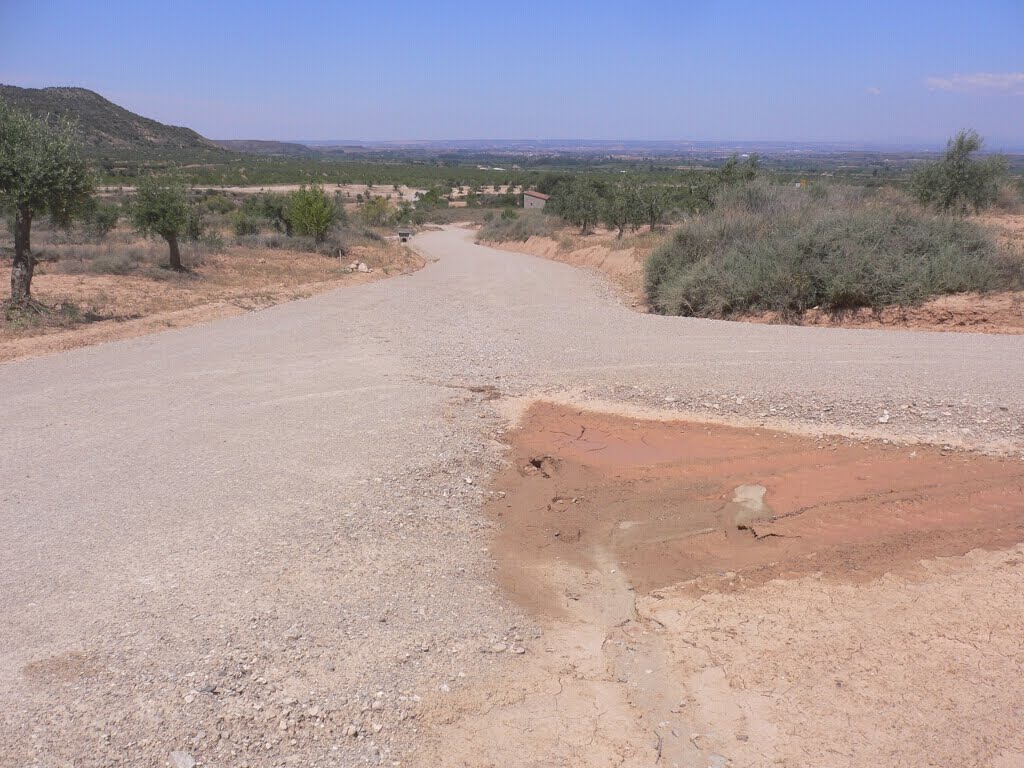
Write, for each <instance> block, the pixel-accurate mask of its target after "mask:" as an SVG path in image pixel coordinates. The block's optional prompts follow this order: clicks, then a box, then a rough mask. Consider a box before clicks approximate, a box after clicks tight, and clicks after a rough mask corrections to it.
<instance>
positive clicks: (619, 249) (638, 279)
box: [487, 214, 1024, 334]
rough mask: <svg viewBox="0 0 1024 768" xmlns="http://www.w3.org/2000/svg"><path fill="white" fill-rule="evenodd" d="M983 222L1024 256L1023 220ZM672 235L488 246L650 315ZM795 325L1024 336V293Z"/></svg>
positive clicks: (572, 235) (567, 236)
mask: <svg viewBox="0 0 1024 768" xmlns="http://www.w3.org/2000/svg"><path fill="white" fill-rule="evenodd" d="M980 221H981V223H982V224H985V225H986V226H989V227H991V228H992V229H993V230H994V231H995V232H996V235H997V237H998V239H999V241H1000V242H1001V244H1002V245H1003V246H1004V247H1005V248H1007V249H1008V250H1010V251H1013V252H1017V253H1024V215H1017V214H989V215H986V216H984V217H982V218H981V219H980ZM668 231H669V229H668V228H667V229H665V230H664V231H662V232H654V233H651V232H642V233H638V234H634V235H626V236H625V237H622V238H618V237H617V236H616V235H615V233H614V232H609V231H607V230H598V231H596V232H595V233H594V234H592V235H587V236H581V235H579V234H578V233H577V232H575V231H574V229H572V228H566V229H565V231H564V232H562V233H560V234H558V235H557V236H556V237H539V236H535V237H531V238H530V239H529V240H527V241H526V242H518V241H510V242H508V241H506V242H500V243H490V242H488V243H487V245H491V246H493V247H495V248H500V249H502V250H506V251H514V252H516V253H526V254H530V255H532V256H540V257H542V258H545V259H551V260H552V261H559V262H562V263H563V264H571V265H572V266H575V267H583V268H586V269H592V270H596V271H597V272H598V273H600V274H601V275H602V276H604V277H605V278H607V280H608V281H609V282H610V283H611V285H612V286H614V287H615V288H616V289H617V290H619V291H620V292H621V295H622V297H623V300H624V301H625V303H626V304H628V305H629V306H631V307H633V308H635V309H637V310H638V311H641V312H646V311H647V303H646V299H645V296H644V261H645V260H646V258H647V256H648V255H650V253H651V251H653V250H654V249H655V248H657V247H658V245H660V244H661V242H662V241H663V240H664V238H665V236H666V235H667V233H668ZM742 320H743V321H744V322H751V323H790V324H792V320H790V319H787V318H782V317H780V316H778V315H777V314H775V313H764V314H760V315H753V316H750V317H745V318H742ZM795 324H798V325H808V326H815V327H823V328H876V329H894V330H920V331H940V332H941V331H945V332H958V333H999V334H1024V291H1011V292H1001V293H991V294H977V293H964V294H956V295H952V296H940V297H938V298H936V299H932V300H931V301H927V302H925V303H923V304H921V305H920V306H917V307H889V308H886V309H883V310H880V311H874V310H870V309H862V310H857V311H853V312H847V313H843V314H841V315H831V314H829V313H827V312H821V311H819V310H810V311H808V312H806V313H805V314H804V315H803V317H801V318H800V320H799V322H798V323H795Z"/></svg>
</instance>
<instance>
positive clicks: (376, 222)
mask: <svg viewBox="0 0 1024 768" xmlns="http://www.w3.org/2000/svg"><path fill="white" fill-rule="evenodd" d="M397 213H398V212H397V211H396V210H395V209H394V208H393V207H392V206H391V203H389V202H388V201H387V200H385V199H384V198H383V197H375V198H373V199H372V200H367V201H366V202H365V203H363V207H362V208H360V209H359V215H360V217H362V219H363V221H365V222H366V223H367V224H368V225H370V226H371V227H385V226H387V225H388V224H390V223H391V222H392V221H394V220H395V217H396V214H397Z"/></svg>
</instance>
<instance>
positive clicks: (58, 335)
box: [0, 230, 422, 360]
mask: <svg viewBox="0 0 1024 768" xmlns="http://www.w3.org/2000/svg"><path fill="white" fill-rule="evenodd" d="M0 245H7V246H8V247H0V270H9V269H10V266H11V261H10V248H9V244H4V243H2V241H0ZM34 247H35V252H36V255H37V258H40V259H41V261H40V263H39V265H38V266H37V267H36V275H35V278H34V280H33V282H32V293H33V297H34V298H35V299H36V300H37V301H38V302H39V303H40V305H42V307H43V308H44V309H42V311H39V310H33V311H30V312H8V313H7V314H6V315H0V360H8V359H13V358H16V357H22V356H28V355H34V354H40V353H46V352H50V351H55V350H60V349H68V348H71V347H75V346H81V345H83V344H92V343H97V342H100V341H105V340H108V339H113V338H123V337H126V336H134V335H139V334H141V333H150V332H153V331H156V330H161V329H163V328H167V327H181V326H185V325H191V324H194V323H197V322H203V321H206V320H210V319H213V318H216V317H223V316H228V315H232V314H238V313H240V312H244V311H248V310H252V309H257V308H260V307H265V306H269V305H272V304H277V303H281V302H283V301H289V300H293V299H296V298H304V297H307V296H311V295H313V294H315V293H319V292H322V291H326V290H330V289H332V288H335V287H339V286H343V285H352V284H357V283H361V282H367V281H369V280H374V279H378V278H380V277H385V276H387V275H389V274H397V273H403V272H408V271H412V270H414V269H417V268H419V267H420V266H422V260H421V259H420V257H419V256H417V255H416V254H414V253H413V252H412V251H410V250H409V249H408V248H405V247H403V246H399V245H398V244H397V243H395V242H394V241H390V240H381V241H374V240H372V239H369V238H362V239H361V241H360V244H358V245H352V246H350V247H349V249H348V253H347V255H346V256H345V257H344V258H334V257H330V256H326V255H323V254H320V253H314V252H309V251H304V250H289V249H287V248H281V247H278V248H267V247H253V246H251V245H233V244H229V245H227V246H226V247H222V248H221V247H218V248H214V247H210V246H208V245H203V244H188V245H183V248H182V260H183V262H184V263H185V265H186V266H187V267H188V271H186V272H180V273H179V272H174V271H172V270H169V269H166V268H165V266H163V265H165V264H166V262H167V247H166V245H164V244H163V243H162V242H156V241H151V240H143V239H139V238H136V237H135V236H134V235H132V234H131V233H128V232H126V231H120V232H117V233H114V234H113V235H112V236H111V237H109V238H107V240H106V241H104V242H102V243H90V242H82V241H81V240H80V239H78V238H76V237H74V236H68V235H66V234H64V233H60V232H46V231H45V230H44V231H43V232H41V233H40V234H39V236H38V237H37V238H36V241H35V243H34ZM352 261H363V262H365V263H366V264H368V265H369V266H370V267H371V268H373V270H374V271H373V272H372V273H370V274H362V273H351V272H349V271H348V265H349V264H350V263H351V262H352Z"/></svg>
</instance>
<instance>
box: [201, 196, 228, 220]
mask: <svg viewBox="0 0 1024 768" xmlns="http://www.w3.org/2000/svg"><path fill="white" fill-rule="evenodd" d="M203 205H205V206H206V210H208V211H209V212H210V213H219V214H222V215H223V214H225V213H231V212H232V211H233V210H235V204H234V202H233V201H232V200H229V199H228V198H227V197H225V196H224V195H221V194H213V195H210V196H209V197H207V198H206V200H204V201H203Z"/></svg>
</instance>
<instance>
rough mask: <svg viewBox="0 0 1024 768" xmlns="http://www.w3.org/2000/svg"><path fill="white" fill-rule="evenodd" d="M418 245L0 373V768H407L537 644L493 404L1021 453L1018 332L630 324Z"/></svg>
mask: <svg viewBox="0 0 1024 768" xmlns="http://www.w3.org/2000/svg"><path fill="white" fill-rule="evenodd" d="M415 243H416V245H417V247H418V248H419V249H420V250H421V251H422V252H423V253H424V254H425V255H427V256H428V257H430V258H432V259H436V261H435V262H434V263H431V264H430V265H428V266H427V267H426V268H425V269H423V270H422V271H420V272H418V273H416V274H415V275H412V276H407V277H399V278H394V279H390V280H384V281H380V282H377V283H373V284H369V285H364V286H360V287H356V288H351V289H345V290H341V291H337V292H334V293H331V294H326V295H322V296H318V297H316V298H312V299H309V300H303V301H297V302H294V303H291V304H287V305H281V306H277V307H273V308H270V309H267V310H264V311H260V312H254V313H251V314H248V315H245V316H242V317H237V318H233V319H230V320H225V321H221V322H216V323H213V324H210V325H206V326H198V327H193V328H188V329H183V330H176V331H168V332H166V333H162V334H158V335H154V336H148V337H143V338H137V339H132V340H129V341H124V342H115V343H110V344H105V345H102V346H97V347H92V348H87V349H80V350H75V351H71V352H67V353H63V354H60V355H56V356H52V357H48V358H40V359H33V360H26V361H22V362H14V363H8V364H4V365H2V366H0V392H3V437H4V439H3V444H4V449H3V453H2V455H0V478H2V480H0V525H2V534H3V535H2V536H0V612H2V614H3V619H2V621H0V733H2V734H4V738H3V739H2V741H3V742H4V745H3V748H0V765H3V766H25V765H36V764H38V765H44V766H64V765H74V766H81V767H85V766H108V765H132V766H141V765H153V766H157V765H175V766H178V767H179V768H180V766H186V767H187V766H191V765H192V764H193V762H192V761H197V763H198V764H200V765H204V764H205V765H229V764H230V765H239V766H241V765H250V766H264V765H267V766H270V765H286V764H287V765H290V764H301V765H322V766H328V765H353V764H362V763H363V762H370V763H377V762H383V763H384V764H392V763H400V764H402V765H410V764H416V754H417V753H416V745H417V744H418V743H419V742H420V740H422V739H425V738H429V729H428V728H426V727H425V725H424V724H423V723H422V718H418V717H417V713H418V712H419V710H420V708H421V706H423V702H424V701H427V700H430V701H436V700H437V698H438V697H443V696H444V695H445V693H446V692H447V691H450V690H454V689H455V688H459V687H464V686H469V685H472V683H473V679H474V676H475V675H476V674H478V673H480V672H481V670H482V669H484V668H485V667H490V668H492V669H493V668H494V667H495V665H509V666H510V667H514V665H515V664H517V663H523V662H522V659H523V658H525V657H528V654H529V653H530V642H531V638H533V636H534V633H536V631H537V630H536V628H535V627H534V626H533V625H532V624H531V623H530V621H529V620H528V619H526V618H525V617H524V616H523V615H521V614H520V613H519V612H518V611H517V610H516V609H515V608H513V607H512V606H511V604H510V603H509V602H508V601H507V600H506V598H505V597H504V596H503V595H502V594H501V593H500V592H499V591H498V590H497V588H496V586H495V585H494V579H493V564H492V562H491V560H490V559H489V556H488V553H487V547H488V544H489V533H488V530H487V529H488V527H489V523H488V522H487V520H486V519H485V518H484V517H483V516H482V515H481V514H480V504H481V500H482V498H483V497H484V496H485V494H486V493H487V491H486V488H487V481H488V478H489V476H490V474H491V473H492V472H493V471H494V470H495V468H496V467H497V466H498V465H499V463H500V462H501V460H502V456H503V453H502V448H501V444H500V443H499V442H498V438H499V437H500V433H501V430H502V429H503V428H504V426H505V424H504V422H503V420H502V418H501V417H500V415H499V414H498V412H497V410H496V409H495V404H496V403H497V402H499V401H498V400H495V399H494V398H495V397H496V395H498V394H500V395H503V396H506V397H517V396H534V395H547V396H552V397H563V398H564V397H573V398H576V399H578V400H594V401H614V402H628V403H631V404H633V405H640V406H654V407H658V408H661V409H669V410H676V411H679V412H685V413H698V414H707V415H710V416H712V417H715V418H726V419H740V420H744V419H746V420H752V421H756V422H765V423H770V424H789V425H796V426H798V427H803V428H810V429H825V430H839V429H843V430H849V431H858V430H860V431H865V432H870V433H872V434H877V435H879V436H883V437H890V438H894V439H897V438H898V439H904V438H915V439H927V440H930V441H936V442H940V443H950V444H951V445H963V446H968V447H974V448H982V449H991V450H1003V451H1010V452H1018V453H1019V452H1020V451H1021V450H1022V448H1024V337H1021V336H1017V337H997V336H982V335H959V334H927V333H901V332H892V331H841V330H824V329H811V328H795V327H782V326H761V325H743V324H737V323H723V322H713V321H701V320H686V319H679V318H663V317H653V316H646V315H639V314H636V313H634V312H632V311H631V310H629V309H627V308H626V307H625V306H622V305H620V304H619V303H618V302H617V301H616V299H615V297H614V294H613V293H612V292H611V290H610V289H608V288H606V287H605V285H604V284H603V283H602V282H601V281H600V280H599V279H598V278H597V277H594V276H591V275H589V274H587V273H584V272H581V271H579V270H576V269H574V268H572V267H568V266H565V265H562V264H557V263H554V262H548V261H544V260H540V259H536V258H533V257H530V256H525V255H520V254H511V253H505V252H502V251H496V250H492V249H488V248H483V247H480V246H477V245H474V244H473V243H472V241H471V235H470V234H469V233H466V232H464V231H462V230H458V229H448V230H445V231H440V232H431V233H427V234H423V235H420V236H419V237H417V238H416V241H415ZM822 425H825V426H822ZM505 646H507V647H508V648H517V647H522V646H525V647H526V648H527V654H525V655H517V654H512V653H503V654H494V653H480V652H479V649H480V648H481V647H485V648H493V647H505ZM172 753H173V754H172Z"/></svg>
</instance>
